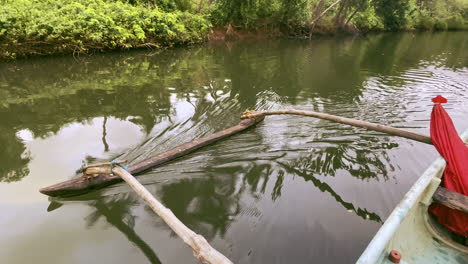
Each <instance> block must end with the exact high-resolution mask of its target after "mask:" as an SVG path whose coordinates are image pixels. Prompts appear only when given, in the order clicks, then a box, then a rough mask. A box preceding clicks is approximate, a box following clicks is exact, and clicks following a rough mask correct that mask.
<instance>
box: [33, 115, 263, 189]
mask: <svg viewBox="0 0 468 264" xmlns="http://www.w3.org/2000/svg"><path fill="white" fill-rule="evenodd" d="M264 118H265V116H264V115H258V116H255V117H253V118H249V119H244V120H242V121H241V122H240V123H239V124H238V125H236V126H233V127H230V128H228V129H225V130H222V131H218V132H216V133H214V134H211V135H209V136H206V137H201V138H197V139H195V140H193V141H191V142H188V143H185V144H182V145H180V146H178V147H176V148H173V149H171V150H168V151H166V152H164V153H161V154H158V155H155V156H153V157H150V158H148V159H146V160H143V161H141V162H139V163H137V164H135V165H132V166H130V167H129V170H128V171H129V173H131V174H135V173H139V172H142V171H144V170H147V169H149V168H152V167H155V166H158V165H161V164H163V163H166V162H169V161H171V160H174V159H176V158H179V157H182V156H184V155H187V154H189V153H191V152H193V151H195V150H197V149H200V148H202V147H204V146H207V145H209V144H212V143H214V142H217V141H219V140H221V139H224V138H226V137H229V136H232V135H234V134H237V133H239V132H241V131H244V130H246V129H248V128H250V127H252V126H254V125H255V124H257V123H258V122H260V121H262V120H263V119H264ZM120 181H122V179H121V178H120V177H118V176H115V175H110V174H101V175H99V176H97V177H94V178H91V179H86V178H84V177H78V178H74V179H71V180H68V181H64V182H61V183H57V184H54V185H51V186H48V187H45V188H42V189H40V190H39V191H40V192H41V193H43V194H45V195H48V196H52V197H58V196H59V197H70V196H76V195H80V194H84V193H87V192H90V191H92V190H95V189H100V188H103V187H105V186H108V185H111V184H114V183H117V182H120Z"/></svg>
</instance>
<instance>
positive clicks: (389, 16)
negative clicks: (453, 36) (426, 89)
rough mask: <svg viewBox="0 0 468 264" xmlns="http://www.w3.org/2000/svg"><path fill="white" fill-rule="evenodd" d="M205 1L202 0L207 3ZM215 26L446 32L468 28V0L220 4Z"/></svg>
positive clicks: (220, 0)
mask: <svg viewBox="0 0 468 264" xmlns="http://www.w3.org/2000/svg"><path fill="white" fill-rule="evenodd" d="M202 1H203V0H202ZM210 12H211V13H210V14H211V17H212V21H213V23H214V24H220V25H225V24H228V23H231V24H233V25H237V26H240V27H244V28H250V29H252V28H260V27H263V26H264V25H265V23H269V24H274V25H277V26H282V25H283V26H284V25H286V26H287V27H286V28H288V29H290V28H291V27H293V28H294V27H295V28H297V27H303V28H309V29H310V30H314V29H319V31H320V29H322V30H323V29H325V31H327V32H330V33H331V32H334V31H336V30H339V29H345V30H350V29H354V30H360V31H362V30H364V31H368V30H379V31H382V30H390V31H394V30H412V29H426V30H433V29H439V30H445V29H467V28H468V1H466V0H339V1H337V0H217V1H213V4H212V8H211V9H210Z"/></svg>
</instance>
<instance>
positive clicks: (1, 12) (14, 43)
mask: <svg viewBox="0 0 468 264" xmlns="http://www.w3.org/2000/svg"><path fill="white" fill-rule="evenodd" d="M210 28H211V23H210V22H209V21H208V20H206V19H204V18H203V17H202V16H200V15H194V14H191V13H189V12H182V11H174V12H170V13H169V12H163V11H161V10H159V9H158V8H148V7H144V6H133V5H130V4H127V3H122V2H109V1H104V0H77V1H73V2H69V1H67V0H53V1H47V0H45V1H31V0H18V1H14V2H11V1H7V2H5V3H4V5H3V7H2V8H1V9H0V58H4V59H5V58H6V59H8V58H10V59H11V58H13V59H14V58H17V57H25V56H32V55H49V54H63V53H67V54H71V53H73V54H77V53H91V52H99V51H105V50H125V49H132V48H143V47H147V48H161V47H170V46H175V45H187V44H191V43H198V42H203V41H205V40H206V39H207V37H208V33H209V31H210Z"/></svg>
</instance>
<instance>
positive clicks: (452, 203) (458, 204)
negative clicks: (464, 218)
mask: <svg viewBox="0 0 468 264" xmlns="http://www.w3.org/2000/svg"><path fill="white" fill-rule="evenodd" d="M432 199H434V202H436V203H439V204H442V205H445V206H447V207H449V208H452V209H455V210H458V211H461V212H464V213H465V214H468V196H465V195H463V194H460V193H456V192H453V191H450V190H448V189H446V188H443V187H439V188H437V190H436V192H435V193H434V196H432Z"/></svg>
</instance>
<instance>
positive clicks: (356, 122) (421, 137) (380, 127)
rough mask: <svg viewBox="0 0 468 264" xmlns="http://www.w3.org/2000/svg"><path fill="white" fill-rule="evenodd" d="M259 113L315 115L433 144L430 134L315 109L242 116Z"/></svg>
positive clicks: (251, 116)
mask: <svg viewBox="0 0 468 264" xmlns="http://www.w3.org/2000/svg"><path fill="white" fill-rule="evenodd" d="M257 115H259V116H264V115H302V116H310V117H315V118H320V119H325V120H330V121H334V122H338V123H341V124H346V125H350V126H355V127H362V128H366V129H369V130H374V131H378V132H383V133H387V134H391V135H395V136H400V137H404V138H408V139H412V140H416V141H419V142H422V143H426V144H432V140H431V138H430V137H428V136H424V135H421V134H417V133H413V132H410V131H406V130H403V129H399V128H394V127H390V126H384V125H379V124H374V123H370V122H366V121H361V120H356V119H351V118H346V117H340V116H335V115H329V114H323V113H318V112H313V111H299V110H278V111H268V112H246V113H245V114H244V115H243V116H242V118H254V117H256V116H257Z"/></svg>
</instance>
